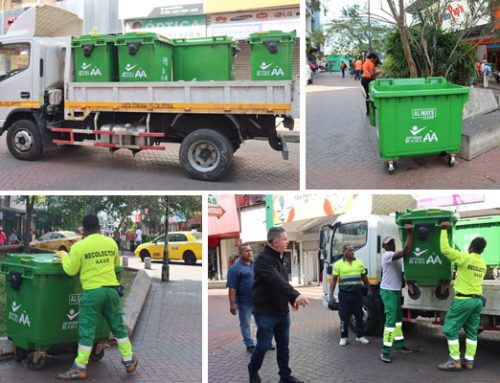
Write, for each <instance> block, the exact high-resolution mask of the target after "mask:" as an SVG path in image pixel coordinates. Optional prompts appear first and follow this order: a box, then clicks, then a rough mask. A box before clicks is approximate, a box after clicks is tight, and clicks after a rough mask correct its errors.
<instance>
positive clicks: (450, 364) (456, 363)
mask: <svg viewBox="0 0 500 383" xmlns="http://www.w3.org/2000/svg"><path fill="white" fill-rule="evenodd" d="M438 368H439V369H440V370H443V371H459V370H461V369H462V364H461V363H460V360H455V359H453V358H449V359H448V361H447V362H444V363H442V364H440V365H439V366H438Z"/></svg>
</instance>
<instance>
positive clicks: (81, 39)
mask: <svg viewBox="0 0 500 383" xmlns="http://www.w3.org/2000/svg"><path fill="white" fill-rule="evenodd" d="M97 40H101V41H105V42H109V43H114V42H115V36H113V35H92V34H90V35H81V36H73V37H71V41H77V42H92V41H97Z"/></svg>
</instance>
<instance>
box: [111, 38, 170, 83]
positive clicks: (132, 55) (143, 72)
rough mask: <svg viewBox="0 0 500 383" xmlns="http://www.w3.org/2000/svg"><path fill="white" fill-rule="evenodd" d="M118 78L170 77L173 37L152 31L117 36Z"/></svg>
mask: <svg viewBox="0 0 500 383" xmlns="http://www.w3.org/2000/svg"><path fill="white" fill-rule="evenodd" d="M115 44H116V46H117V47H118V73H119V79H120V81H126V82H140V81H172V80H173V62H172V56H173V45H174V43H173V41H172V40H170V39H167V38H166V37H163V36H159V35H157V34H156V33H151V32H130V33H126V34H124V35H121V36H117V37H116V43H115Z"/></svg>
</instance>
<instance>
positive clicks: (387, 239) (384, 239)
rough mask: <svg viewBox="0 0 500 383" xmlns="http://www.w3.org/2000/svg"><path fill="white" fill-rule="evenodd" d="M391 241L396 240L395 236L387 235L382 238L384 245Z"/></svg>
mask: <svg viewBox="0 0 500 383" xmlns="http://www.w3.org/2000/svg"><path fill="white" fill-rule="evenodd" d="M391 241H394V237H391V236H390V235H386V236H385V237H384V238H382V245H387V244H388V243H389V242H391Z"/></svg>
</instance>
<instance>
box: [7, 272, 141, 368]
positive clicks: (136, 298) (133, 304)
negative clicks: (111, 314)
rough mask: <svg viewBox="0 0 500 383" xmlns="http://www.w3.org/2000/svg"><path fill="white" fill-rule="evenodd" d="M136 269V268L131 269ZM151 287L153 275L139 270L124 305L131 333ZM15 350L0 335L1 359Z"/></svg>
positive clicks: (125, 317) (10, 343) (125, 316)
mask: <svg viewBox="0 0 500 383" xmlns="http://www.w3.org/2000/svg"><path fill="white" fill-rule="evenodd" d="M130 270H134V271H135V270H136V269H130ZM150 287H151V277H150V276H149V275H148V273H146V272H145V271H144V270H139V271H138V272H137V275H136V276H135V279H134V282H133V283H132V286H131V287H130V294H129V295H128V297H127V300H126V301H125V304H124V305H123V321H124V322H125V326H126V327H127V331H128V333H129V335H132V333H133V332H134V329H135V325H136V324H137V320H138V319H139V317H140V315H141V312H142V307H143V306H144V302H145V301H146V297H147V296H148V293H149V288H150ZM14 351H15V346H14V343H12V342H11V341H10V340H9V339H8V338H7V337H6V336H3V337H0V359H3V358H4V357H5V356H7V355H9V354H13V353H14Z"/></svg>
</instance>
